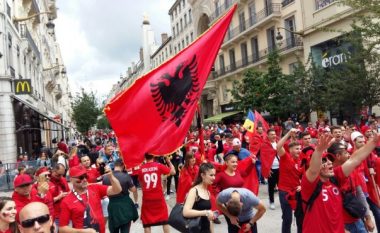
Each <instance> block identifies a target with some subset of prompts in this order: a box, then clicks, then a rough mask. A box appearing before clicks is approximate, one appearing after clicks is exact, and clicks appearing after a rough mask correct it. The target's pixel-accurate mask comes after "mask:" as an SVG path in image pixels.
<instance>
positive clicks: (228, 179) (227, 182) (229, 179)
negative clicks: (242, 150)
mask: <svg viewBox="0 0 380 233" xmlns="http://www.w3.org/2000/svg"><path fill="white" fill-rule="evenodd" d="M214 185H215V188H216V191H217V193H218V192H220V191H222V190H225V189H227V188H232V187H233V188H242V187H243V185H244V179H243V177H242V176H241V174H240V172H239V171H235V175H233V176H230V175H228V174H227V173H226V172H224V171H222V172H219V173H218V174H216V177H215V180H214Z"/></svg>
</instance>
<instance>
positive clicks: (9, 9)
mask: <svg viewBox="0 0 380 233" xmlns="http://www.w3.org/2000/svg"><path fill="white" fill-rule="evenodd" d="M7 15H8V17H9V18H11V15H12V13H11V7H10V6H9V4H8V3H7Z"/></svg>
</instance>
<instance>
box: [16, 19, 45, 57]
mask: <svg viewBox="0 0 380 233" xmlns="http://www.w3.org/2000/svg"><path fill="white" fill-rule="evenodd" d="M20 33H21V37H22V38H24V39H26V40H27V41H28V48H29V50H32V51H33V52H34V55H35V56H36V57H37V58H38V60H39V61H41V53H40V50H39V49H38V47H37V45H36V43H35V42H34V40H33V37H32V35H31V34H30V32H29V30H28V27H27V26H26V24H20Z"/></svg>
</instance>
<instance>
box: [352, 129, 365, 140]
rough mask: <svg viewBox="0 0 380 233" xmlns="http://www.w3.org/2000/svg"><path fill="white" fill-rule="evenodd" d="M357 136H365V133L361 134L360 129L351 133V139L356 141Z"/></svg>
mask: <svg viewBox="0 0 380 233" xmlns="http://www.w3.org/2000/svg"><path fill="white" fill-rule="evenodd" d="M357 137H363V134H361V133H360V132H358V131H355V132H352V133H351V141H355V139H356V138H357Z"/></svg>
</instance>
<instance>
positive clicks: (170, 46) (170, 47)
mask: <svg viewBox="0 0 380 233" xmlns="http://www.w3.org/2000/svg"><path fill="white" fill-rule="evenodd" d="M172 52H173V51H172V45H169V54H170V55H172Z"/></svg>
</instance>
